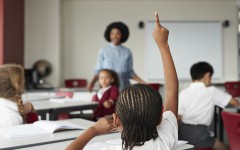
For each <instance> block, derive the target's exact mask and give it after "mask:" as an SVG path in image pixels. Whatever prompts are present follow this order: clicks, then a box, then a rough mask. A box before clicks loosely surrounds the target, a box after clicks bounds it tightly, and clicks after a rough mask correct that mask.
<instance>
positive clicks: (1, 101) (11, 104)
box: [0, 98, 18, 111]
mask: <svg viewBox="0 0 240 150" xmlns="http://www.w3.org/2000/svg"><path fill="white" fill-rule="evenodd" d="M0 105H4V106H7V107H8V108H10V109H12V110H15V111H18V107H17V103H16V102H13V101H11V100H8V99H6V98H0Z"/></svg>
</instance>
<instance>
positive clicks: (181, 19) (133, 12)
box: [0, 0, 240, 150]
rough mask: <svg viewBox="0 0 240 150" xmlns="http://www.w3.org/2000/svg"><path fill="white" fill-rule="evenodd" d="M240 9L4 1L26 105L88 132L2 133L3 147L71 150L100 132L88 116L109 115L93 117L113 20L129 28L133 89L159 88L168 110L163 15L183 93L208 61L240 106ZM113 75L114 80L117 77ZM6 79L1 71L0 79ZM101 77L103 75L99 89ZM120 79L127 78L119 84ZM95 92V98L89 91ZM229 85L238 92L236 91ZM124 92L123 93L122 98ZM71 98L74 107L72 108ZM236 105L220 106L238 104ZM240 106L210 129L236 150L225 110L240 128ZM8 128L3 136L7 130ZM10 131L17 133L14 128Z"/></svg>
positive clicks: (5, 45)
mask: <svg viewBox="0 0 240 150" xmlns="http://www.w3.org/2000/svg"><path fill="white" fill-rule="evenodd" d="M239 8H240V0H0V65H4V64H9V63H14V64H20V65H21V66H23V69H24V71H25V74H24V76H25V82H26V84H25V91H24V93H22V98H21V99H22V101H23V103H26V102H30V103H31V105H32V106H33V107H34V109H35V110H36V113H37V115H38V116H37V120H50V121H53V120H54V121H56V120H58V121H60V122H61V121H69V122H71V123H74V124H76V125H79V126H81V127H83V129H82V130H70V131H69V130H67V131H61V132H55V133H52V134H44V135H38V136H36V135H35V136H33V137H31V138H33V139H34V141H35V142H33V141H31V140H29V137H21V138H22V140H21V141H19V140H18V139H19V138H12V139H11V138H10V139H9V138H6V137H5V136H4V135H3V134H0V145H2V146H0V149H26V150H27V149H65V148H67V146H68V145H70V144H71V143H72V142H73V141H74V139H76V138H77V137H78V136H79V135H82V134H84V133H85V132H84V131H87V130H86V129H87V128H89V127H91V126H93V124H94V123H95V122H93V121H92V120H91V119H90V120H91V121H90V120H86V119H89V114H90V115H92V114H93V115H94V119H93V120H94V121H96V120H98V119H99V118H100V117H102V116H95V115H96V114H94V113H96V108H98V107H99V104H98V103H99V102H98V100H94V96H96V97H98V96H99V93H100V92H99V91H101V89H100V87H102V85H101V84H100V77H98V75H96V66H98V65H99V58H100V55H101V50H102V48H104V47H106V46H107V45H109V41H107V40H106V39H105V38H106V36H105V35H104V34H105V33H104V32H105V31H106V27H107V26H108V25H109V24H110V23H112V22H123V23H125V24H126V25H127V27H128V29H129V36H128V38H127V40H126V42H122V45H123V46H124V47H127V49H129V50H130V53H131V56H132V60H130V62H131V63H132V68H133V70H132V71H133V72H134V74H135V75H136V76H134V77H132V79H133V80H130V83H131V84H135V83H137V82H139V83H145V84H149V85H151V86H157V91H158V93H160V95H161V96H162V101H163V103H164V104H165V102H166V101H165V98H166V99H167V98H168V95H166V93H167V92H166V91H167V90H168V88H167V87H168V82H165V81H166V80H165V79H166V77H165V76H164V73H165V72H166V70H164V66H163V65H162V64H163V63H162V61H164V59H161V58H160V54H159V51H158V46H157V45H156V44H155V40H154V38H153V35H152V32H153V31H154V30H155V25H156V21H155V18H154V12H158V16H159V19H160V24H161V25H163V26H164V27H166V28H167V29H168V30H169V35H168V44H169V47H170V51H171V54H172V56H171V57H172V58H173V61H174V65H175V68H176V73H177V76H178V81H179V83H178V85H179V87H178V95H181V91H183V90H184V89H186V88H188V87H189V85H191V84H192V81H193V79H192V78H191V75H190V71H189V70H190V67H191V66H192V65H193V64H195V63H197V62H201V61H206V62H208V63H209V64H211V65H212V68H213V69H214V71H213V72H214V73H213V74H212V75H211V74H210V78H211V81H210V82H211V86H214V87H215V88H216V89H218V90H219V91H218V92H220V91H221V92H223V93H227V95H224V94H223V95H220V96H222V97H226V98H227V96H229V95H230V96H231V100H233V99H234V100H237V101H240V34H239V32H240V11H239V10H240V9H239ZM109 34H110V33H109ZM121 34H123V33H121ZM110 36H111V35H110ZM110 42H111V41H110ZM120 44H121V43H120ZM114 46H115V45H114ZM161 55H162V53H161ZM119 60H120V59H119ZM116 61H117V60H116ZM121 61H122V63H126V64H128V62H126V61H125V60H121ZM113 64H114V63H113ZM42 66H43V69H45V70H44V71H43V72H45V74H43V75H42V74H41V73H40V71H41V69H42V68H41V67H42ZM99 66H101V65H99ZM44 67H45V68H44ZM100 68H101V67H100ZM110 68H111V67H110ZM110 68H104V67H102V68H101V69H110ZM123 68H127V67H123ZM36 70H37V74H36ZM169 70H170V71H171V69H169ZM169 70H167V71H169ZM98 71H99V70H98ZM107 71H108V70H107ZM107 71H105V72H107ZM115 71H116V72H117V73H118V72H119V70H115ZM46 72H47V73H46ZM108 74H110V73H109V72H108ZM111 75H112V78H113V79H114V74H111ZM99 76H100V73H99ZM118 76H119V74H118ZM1 77H2V76H1V67H0V80H1ZM94 77H97V78H96V80H95V81H94V83H95V82H96V83H95V84H94V83H93V80H94ZM121 78H122V76H121V75H120V78H119V79H120V83H118V84H120V85H121V84H122V82H121ZM129 79H130V77H129ZM97 80H99V82H98V81H97ZM115 80H116V78H115ZM115 80H113V81H115ZM201 81H202V80H201ZM0 83H1V82H0ZM92 83H93V84H92ZM111 83H112V81H111ZM226 83H229V85H228V84H226ZM80 84H81V85H80ZM116 84H117V83H116ZM2 85H4V84H2ZM2 85H0V86H2ZM78 85H79V86H78ZM89 86H92V90H93V92H89ZM228 86H232V87H230V90H231V88H233V89H234V90H235V91H234V92H231V91H229V90H228ZM3 87H4V86H3ZM112 87H113V86H112ZM3 89H4V88H3ZM104 90H105V89H103V91H104ZM107 90H108V89H107ZM113 90H114V89H113ZM121 90H122V89H121ZM121 90H120V91H117V92H116V93H117V95H118V94H121ZM104 92H105V91H104ZM220 94H221V93H220ZM102 96H103V94H102V95H101V97H102ZM220 96H219V97H218V98H219V99H221V98H222V97H220ZM1 98H6V97H1V91H0V100H1ZM69 99H71V100H72V101H73V102H68V101H69ZM92 99H93V100H92ZM114 99H115V97H114ZM116 99H117V97H116ZM229 99H230V98H229ZM110 100H111V98H110ZM179 100H181V96H179ZM231 100H230V101H231ZM219 101H220V100H219ZM230 101H229V103H226V104H224V105H223V104H221V105H220V106H224V107H225V106H227V105H228V104H229V105H231V104H232V103H230ZM166 103H167V102H166ZM222 103H224V102H222ZM238 103H239V102H238ZM179 104H180V102H179ZM179 104H178V105H179ZM235 104H236V103H234V102H233V106H229V107H228V106H227V107H226V108H220V107H218V106H217V105H216V106H215V107H213V109H212V110H211V112H209V114H213V118H212V120H211V126H210V128H211V130H212V131H213V136H215V137H216V138H217V139H220V141H222V143H223V144H225V145H226V147H227V149H231V150H232V149H233V150H235V149H239V148H240V145H239V144H236V143H234V142H232V139H231V138H233V137H229V135H231V136H236V137H235V138H238V140H240V134H239V133H237V132H238V131H237V129H236V134H238V135H233V134H229V133H228V131H227V128H226V123H225V121H224V119H223V117H222V114H224V113H222V112H231V113H234V115H236V118H238V122H239V123H240V115H239V114H238V113H239V112H240V106H237V104H236V105H235ZM0 105H1V102H0ZM109 105H114V109H113V110H112V111H114V112H115V101H109ZM164 106H165V105H164ZM104 107H105V106H104ZM0 108H1V106H0ZM99 109H100V108H99ZM178 109H179V107H178ZM0 112H1V111H0ZM19 113H20V112H19ZM111 114H112V112H111ZM20 115H21V113H20ZM97 115H99V114H97ZM176 116H177V115H176ZM181 117H183V116H181ZM25 119H26V118H25ZM62 119H63V120H62ZM113 119H114V117H113ZM177 119H178V118H177ZM23 120H24V119H23ZM235 120H237V119H235ZM178 121H179V120H178ZM0 122H1V121H0ZM228 122H230V121H228ZM0 125H1V123H0ZM24 125H25V124H24ZM1 128H2V127H1V126H0V133H1V131H2V130H3V129H4V128H3V129H1ZM9 128H10V127H9ZM236 128H237V127H236ZM11 129H14V130H15V129H16V130H17V128H14V126H12V127H11ZM238 130H239V127H238ZM179 134H180V133H178V137H180V136H179ZM120 137H121V134H120V133H119V132H114V133H112V134H109V135H108V134H105V135H101V136H97V137H95V138H93V140H91V141H90V143H89V144H88V145H87V148H86V149H96V148H97V147H101V146H103V147H104V146H105V145H107V144H109V143H110V145H111V144H112V145H114V144H115V145H116V143H117V144H119V143H120V142H121V141H120V142H119V141H117V142H116V141H114V140H113V139H120ZM178 140H183V141H187V142H188V143H184V144H182V145H180V146H177V147H175V148H176V149H177V150H180V149H197V150H213V149H217V148H216V147H214V148H213V147H211V146H204V147H203V148H198V146H196V145H195V144H192V143H191V141H190V142H189V140H186V139H178ZM108 142H109V143H108ZM114 142H116V143H114ZM178 142H179V141H178ZM180 142H181V141H180ZM239 143H240V142H239ZM97 144H99V145H97ZM101 144H102V145H101ZM119 145H121V144H119ZM119 145H118V146H119ZM232 145H234V146H232ZM91 146H92V147H91ZM94 146H95V147H94ZM220 147H221V146H220Z"/></svg>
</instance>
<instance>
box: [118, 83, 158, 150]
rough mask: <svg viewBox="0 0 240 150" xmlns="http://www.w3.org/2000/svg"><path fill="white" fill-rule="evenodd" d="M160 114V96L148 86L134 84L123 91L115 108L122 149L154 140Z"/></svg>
mask: <svg viewBox="0 0 240 150" xmlns="http://www.w3.org/2000/svg"><path fill="white" fill-rule="evenodd" d="M161 112H162V98H161V95H160V94H159V93H158V92H157V91H155V90H154V89H153V88H151V87H150V86H148V85H144V84H135V85H132V86H129V87H127V88H126V89H124V90H123V91H122V92H121V93H120V96H119V97H118V100H117V106H116V114H117V115H118V116H119V119H120V120H121V122H122V125H123V131H122V134H121V138H122V146H123V149H125V150H128V149H129V150H132V149H133V147H134V146H138V145H139V146H140V145H144V143H145V142H146V141H149V140H151V139H156V138H157V137H158V132H157V128H156V126H157V125H158V124H159V123H160V118H161V116H160V115H161Z"/></svg>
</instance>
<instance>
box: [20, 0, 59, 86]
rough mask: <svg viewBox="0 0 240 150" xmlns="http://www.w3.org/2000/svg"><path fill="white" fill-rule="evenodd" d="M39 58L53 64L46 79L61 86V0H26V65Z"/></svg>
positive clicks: (54, 84) (29, 66)
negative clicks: (51, 70) (50, 72)
mask: <svg viewBox="0 0 240 150" xmlns="http://www.w3.org/2000/svg"><path fill="white" fill-rule="evenodd" d="M39 59H45V60H48V61H49V62H50V63H51V64H52V66H53V72H52V74H51V75H50V76H49V77H48V78H47V79H46V80H47V81H49V82H51V83H52V84H53V86H55V87H56V86H59V84H60V76H61V72H60V70H61V68H60V63H61V62H60V0H25V62H24V64H25V67H26V68H31V67H32V65H33V64H34V63H35V62H36V61H37V60H39Z"/></svg>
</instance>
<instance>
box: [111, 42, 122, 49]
mask: <svg viewBox="0 0 240 150" xmlns="http://www.w3.org/2000/svg"><path fill="white" fill-rule="evenodd" d="M110 46H111V47H113V48H121V47H122V45H121V44H120V45H114V44H113V43H110Z"/></svg>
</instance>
